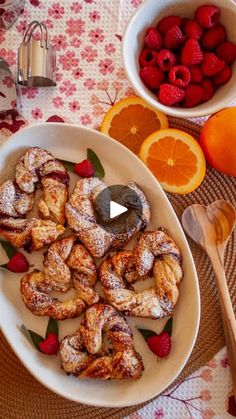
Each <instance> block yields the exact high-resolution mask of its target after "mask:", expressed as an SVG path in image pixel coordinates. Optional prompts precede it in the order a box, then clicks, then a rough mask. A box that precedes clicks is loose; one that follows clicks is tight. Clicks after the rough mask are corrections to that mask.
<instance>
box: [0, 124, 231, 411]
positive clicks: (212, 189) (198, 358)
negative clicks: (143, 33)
mask: <svg viewBox="0 0 236 419" xmlns="http://www.w3.org/2000/svg"><path fill="white" fill-rule="evenodd" d="M170 124H171V126H172V127H174V128H179V129H182V130H185V131H187V132H189V133H190V134H192V135H193V136H194V137H195V138H197V137H198V135H199V130H200V126H198V125H195V124H193V123H192V122H189V121H186V120H182V119H177V118H170ZM219 198H224V199H226V200H229V201H230V202H232V204H234V205H235V206H236V178H233V177H228V176H224V175H221V174H220V173H218V172H216V171H214V170H213V169H210V168H208V170H207V175H206V177H205V180H204V182H203V183H202V185H201V186H200V187H199V188H198V189H197V190H196V191H195V192H193V193H191V194H189V195H185V196H181V195H170V194H169V199H170V201H171V203H172V205H173V207H174V209H175V211H176V213H177V215H178V216H179V217H180V216H181V214H182V212H183V210H184V209H185V208H186V207H187V206H188V205H191V204H192V203H196V202H198V203H202V204H206V205H207V204H208V203H210V202H212V201H214V200H216V199H219ZM235 239H236V237H235V233H234V237H232V239H231V240H230V242H229V244H228V247H227V251H226V253H225V267H226V273H227V279H228V285H229V289H230V294H231V298H232V301H233V304H234V307H236V292H235V291H236V281H235V264H236V252H233V243H235V242H236V241H235ZM189 243H190V246H191V249H192V252H193V256H194V260H195V263H196V267H197V271H198V277H199V283H200V289H201V325H200V330H199V335H198V339H197V343H196V345H195V348H194V350H193V353H192V355H191V358H190V360H189V362H188V363H187V365H186V367H185V368H184V370H183V372H182V373H181V375H180V376H179V377H178V380H182V379H183V378H184V377H185V376H187V375H189V374H190V373H191V372H193V371H194V370H196V369H197V368H198V367H200V366H202V365H204V364H206V362H207V361H209V360H210V359H211V358H212V357H213V356H214V354H215V353H216V352H217V351H218V350H219V349H220V348H221V347H222V346H223V344H224V339H223V331H222V324H221V319H220V310H219V305H218V300H217V291H216V286H215V282H214V274H213V272H212V269H211V265H210V261H209V259H208V257H207V256H206V255H205V253H204V252H203V251H202V250H201V249H200V248H199V247H198V246H197V245H195V244H194V243H193V242H192V241H191V240H189ZM0 353H1V356H0V418H7V419H12V418H16V419H33V418H35V416H37V418H38V419H53V418H55V419H56V418H57V419H65V418H70V419H72V418H81V419H82V418H84V419H94V418H113V419H116V418H124V416H126V415H128V414H130V413H131V412H134V411H136V410H137V409H138V408H140V407H141V406H143V405H137V406H133V407H130V408H124V409H105V408H95V407H89V406H85V405H81V404H77V403H74V402H70V401H69V400H66V399H63V398H61V397H59V396H57V395H55V394H54V393H52V392H50V391H49V390H47V389H46V388H45V387H43V386H42V385H41V384H39V383H38V382H37V381H36V380H35V379H34V378H33V377H32V376H31V375H30V374H29V373H28V371H27V370H26V369H25V368H24V367H23V365H22V364H21V363H20V361H19V360H18V359H17V358H16V356H15V355H14V354H13V352H12V351H11V349H10V347H9V345H8V344H7V343H6V341H5V339H4V338H3V336H2V335H0Z"/></svg>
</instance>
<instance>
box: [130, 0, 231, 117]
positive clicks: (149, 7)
mask: <svg viewBox="0 0 236 419" xmlns="http://www.w3.org/2000/svg"><path fill="white" fill-rule="evenodd" d="M202 4H215V5H216V6H218V7H220V9H221V17H220V21H221V22H222V24H223V25H225V27H226V29H227V33H228V38H229V40H230V41H232V42H235V43H236V3H235V2H234V1H233V0H224V1H222V0H194V1H189V0H147V1H145V2H144V3H143V5H142V6H141V7H140V8H139V9H138V10H137V12H136V13H135V15H134V16H133V17H132V18H131V20H130V21H129V23H128V26H127V28H126V31H125V34H124V37H123V60H124V66H125V69H126V72H127V76H128V78H129V80H130V82H131V83H132V85H133V87H134V89H135V91H136V92H137V94H138V95H139V96H141V97H142V98H143V99H144V100H146V102H148V103H149V104H150V105H152V106H153V107H154V108H156V109H159V110H161V111H163V112H164V113H167V114H169V115H173V116H179V117H186V118H187V117H198V116H204V115H209V114H213V113H215V112H217V111H218V110H220V109H222V108H225V107H226V106H227V105H229V103H230V102H231V101H232V100H233V99H234V98H235V97H236V62H235V63H234V65H233V75H232V78H231V80H230V81H229V82H228V83H226V84H225V85H224V86H222V87H220V88H219V89H218V90H217V91H216V93H215V94H214V96H213V98H212V99H211V100H209V101H208V102H205V103H203V104H201V105H199V106H195V107H194V108H180V107H170V106H165V105H162V104H161V103H160V102H159V101H158V100H157V98H156V96H155V95H154V94H153V93H151V91H150V90H149V89H148V88H147V87H146V86H145V85H144V83H143V82H142V80H141V78H140V76H139V63H138V57H139V54H140V51H141V49H142V47H143V42H144V34H145V31H146V29H147V28H148V27H149V26H155V25H156V24H157V22H158V21H159V20H160V19H162V18H163V17H164V16H168V15H179V16H181V17H190V16H193V14H194V11H195V10H196V9H197V7H198V6H200V5H202Z"/></svg>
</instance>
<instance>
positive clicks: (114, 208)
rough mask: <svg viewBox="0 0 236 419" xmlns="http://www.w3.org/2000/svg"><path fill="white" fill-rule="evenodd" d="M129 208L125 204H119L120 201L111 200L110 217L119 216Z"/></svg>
mask: <svg viewBox="0 0 236 419" xmlns="http://www.w3.org/2000/svg"><path fill="white" fill-rule="evenodd" d="M127 211H128V208H126V207H124V206H123V205H120V204H118V202H115V201H111V202H110V218H115V217H118V216H119V215H121V214H124V212H127Z"/></svg>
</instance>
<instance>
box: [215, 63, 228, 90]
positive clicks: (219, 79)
mask: <svg viewBox="0 0 236 419" xmlns="http://www.w3.org/2000/svg"><path fill="white" fill-rule="evenodd" d="M231 76H232V70H231V68H230V67H229V66H227V65H226V66H225V67H224V68H223V70H222V71H221V72H220V73H218V74H217V75H216V76H215V77H214V79H213V81H214V83H215V84H216V85H217V86H221V85H222V84H225V83H227V81H229V79H231Z"/></svg>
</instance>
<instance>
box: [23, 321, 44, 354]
mask: <svg viewBox="0 0 236 419" xmlns="http://www.w3.org/2000/svg"><path fill="white" fill-rule="evenodd" d="M20 330H21V332H22V333H23V335H24V336H25V337H26V338H27V339H28V341H29V342H30V343H32V345H33V346H34V347H35V348H36V349H38V351H40V348H39V343H40V342H43V341H44V338H43V337H42V336H40V335H38V333H35V332H33V330H30V329H27V328H26V327H25V326H24V325H23V324H22V326H21V328H20ZM40 352H41V351H40Z"/></svg>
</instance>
